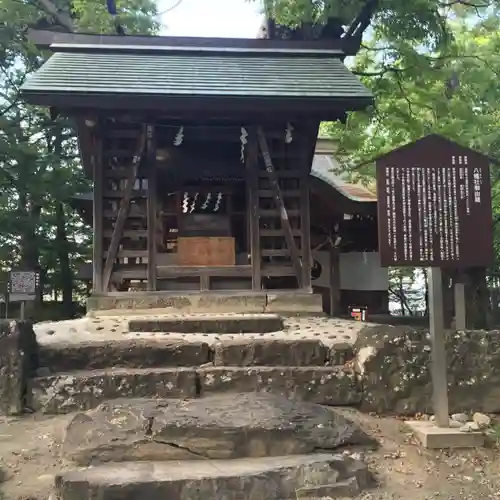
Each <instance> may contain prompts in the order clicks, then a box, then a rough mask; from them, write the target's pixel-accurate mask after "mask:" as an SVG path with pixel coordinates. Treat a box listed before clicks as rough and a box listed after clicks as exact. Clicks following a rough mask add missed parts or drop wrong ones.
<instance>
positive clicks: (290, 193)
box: [258, 189, 300, 198]
mask: <svg viewBox="0 0 500 500" xmlns="http://www.w3.org/2000/svg"><path fill="white" fill-rule="evenodd" d="M258 193H259V197H261V198H274V196H275V193H274V191H273V190H272V189H259V191H258ZM281 196H283V198H298V197H300V191H299V190H298V189H289V190H286V189H282V190H281Z"/></svg>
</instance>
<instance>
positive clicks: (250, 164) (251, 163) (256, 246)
mask: <svg viewBox="0 0 500 500" xmlns="http://www.w3.org/2000/svg"><path fill="white" fill-rule="evenodd" d="M247 147H248V154H247V158H246V191H247V214H248V219H247V224H248V235H249V243H250V245H249V247H250V248H249V249H248V250H249V251H250V259H251V263H252V290H261V289H262V274H261V264H262V259H261V254H260V235H259V195H258V190H259V179H258V168H259V164H258V154H259V146H258V143H257V136H256V134H255V129H251V130H250V133H249V135H248V146H247Z"/></svg>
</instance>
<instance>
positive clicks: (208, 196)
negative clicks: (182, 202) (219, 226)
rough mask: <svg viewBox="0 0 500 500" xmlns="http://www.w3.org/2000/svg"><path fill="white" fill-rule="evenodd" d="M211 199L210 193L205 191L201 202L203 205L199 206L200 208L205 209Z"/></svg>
mask: <svg viewBox="0 0 500 500" xmlns="http://www.w3.org/2000/svg"><path fill="white" fill-rule="evenodd" d="M211 199H212V193H207V197H206V199H205V201H204V202H203V205H202V206H201V208H202V210H206V209H207V208H208V205H209V203H210V200H211Z"/></svg>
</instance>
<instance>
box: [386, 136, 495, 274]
mask: <svg viewBox="0 0 500 500" xmlns="http://www.w3.org/2000/svg"><path fill="white" fill-rule="evenodd" d="M376 163H377V192H378V226H379V249H380V259H381V264H382V266H384V267H389V266H395V267H404V266H411V267H453V268H465V267H476V266H477V267H487V266H489V265H490V264H491V262H492V260H493V229H492V226H493V224H492V211H491V186H490V173H489V163H490V160H489V159H488V158H487V157H486V156H484V155H482V154H480V153H477V152H476V151H473V150H471V149H469V148H465V147H463V146H460V145H459V144H456V143H454V142H452V141H449V140H448V139H445V138H443V137H440V136H438V135H430V136H427V137H424V138H423V139H420V140H419V141H416V142H414V143H412V144H409V145H407V146H404V147H402V148H399V149H397V150H395V151H392V152H391V153H388V154H387V155H384V156H383V157H381V158H379V159H377V161H376Z"/></svg>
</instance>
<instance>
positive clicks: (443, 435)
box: [405, 420, 484, 449]
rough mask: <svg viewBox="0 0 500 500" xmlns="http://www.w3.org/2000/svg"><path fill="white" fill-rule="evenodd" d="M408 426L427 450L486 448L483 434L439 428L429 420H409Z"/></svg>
mask: <svg viewBox="0 0 500 500" xmlns="http://www.w3.org/2000/svg"><path fill="white" fill-rule="evenodd" d="M405 424H406V426H407V427H408V428H409V429H410V430H411V431H412V432H413V433H414V434H415V437H416V438H417V439H418V440H419V441H420V443H421V444H422V446H423V447H424V448H427V449H441V448H476V447H481V446H484V434H483V433H482V432H460V429H456V428H451V427H438V426H437V425H436V424H435V423H434V422H431V421H427V420H409V421H407V422H405Z"/></svg>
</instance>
